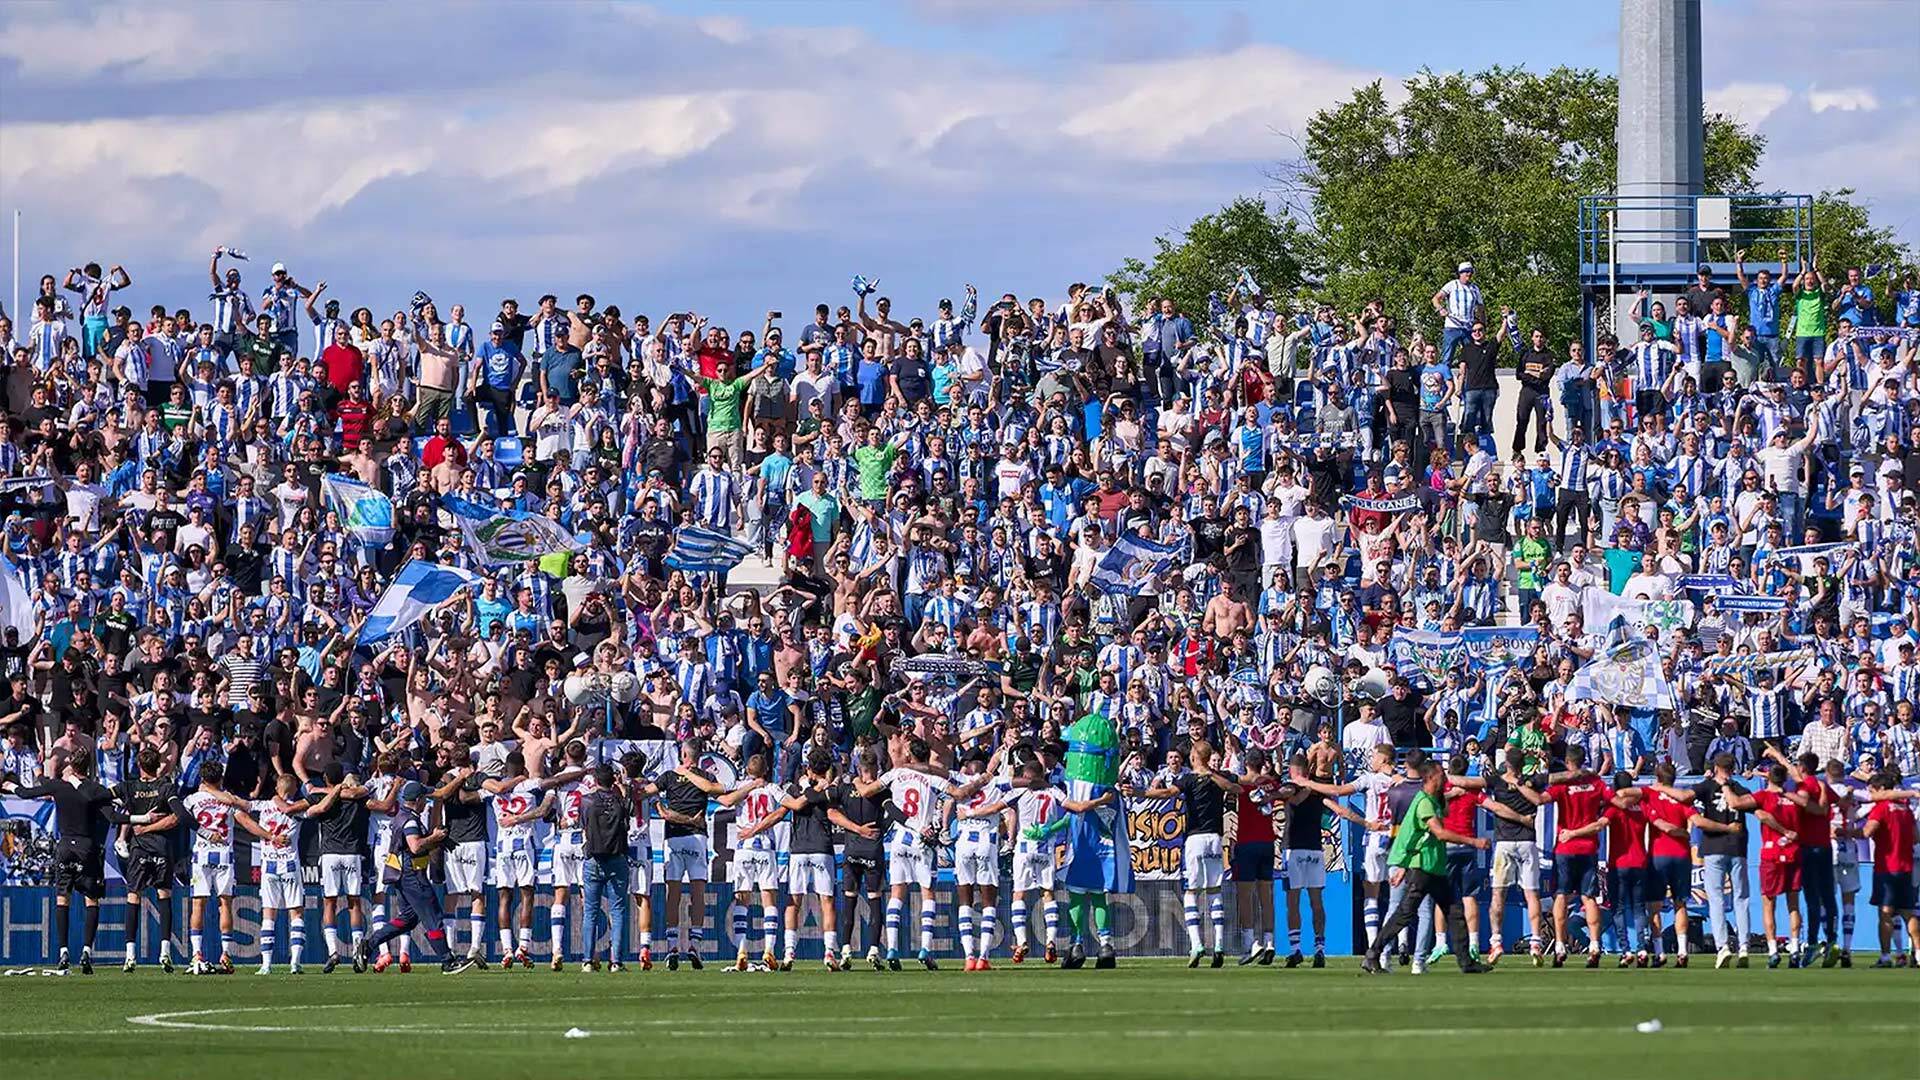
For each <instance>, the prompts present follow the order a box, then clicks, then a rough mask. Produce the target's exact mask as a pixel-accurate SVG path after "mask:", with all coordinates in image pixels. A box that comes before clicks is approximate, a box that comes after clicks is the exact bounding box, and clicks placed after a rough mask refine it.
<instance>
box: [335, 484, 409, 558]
mask: <svg viewBox="0 0 1920 1080" xmlns="http://www.w3.org/2000/svg"><path fill="white" fill-rule="evenodd" d="M320 486H321V489H322V491H324V492H325V494H326V497H327V508H328V509H330V510H333V511H335V512H337V513H338V514H339V515H340V524H341V525H343V526H345V527H346V530H347V532H348V533H349V534H350V535H351V536H352V537H353V538H354V539H355V540H358V541H359V542H360V544H361V545H362V546H363V547H370V548H383V547H386V546H387V544H388V543H390V542H392V540H393V500H392V499H389V498H387V497H386V495H385V494H383V493H381V492H379V491H376V490H374V489H373V488H370V487H368V486H367V485H365V484H363V483H361V482H360V481H358V480H355V479H353V478H352V477H350V476H323V477H321V478H320Z"/></svg>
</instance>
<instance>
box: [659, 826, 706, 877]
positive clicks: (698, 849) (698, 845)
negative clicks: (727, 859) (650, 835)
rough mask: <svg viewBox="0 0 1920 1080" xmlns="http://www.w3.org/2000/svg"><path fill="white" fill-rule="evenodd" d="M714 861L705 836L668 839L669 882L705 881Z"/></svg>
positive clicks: (670, 837) (672, 837)
mask: <svg viewBox="0 0 1920 1080" xmlns="http://www.w3.org/2000/svg"><path fill="white" fill-rule="evenodd" d="M712 859H713V856H712V853H710V852H709V851H708V850H707V838H706V837H704V836H669V837H667V872H666V877H667V880H668V881H705V880H707V872H708V865H707V864H708V863H710V862H711V861H712Z"/></svg>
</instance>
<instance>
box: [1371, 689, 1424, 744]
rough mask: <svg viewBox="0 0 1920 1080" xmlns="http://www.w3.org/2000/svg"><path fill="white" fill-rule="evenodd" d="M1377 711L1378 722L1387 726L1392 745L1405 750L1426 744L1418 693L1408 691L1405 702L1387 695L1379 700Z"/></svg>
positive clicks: (1422, 707)
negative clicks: (1378, 715)
mask: <svg viewBox="0 0 1920 1080" xmlns="http://www.w3.org/2000/svg"><path fill="white" fill-rule="evenodd" d="M1379 709H1380V722H1381V723H1383V724H1385V725H1387V731H1388V733H1390V734H1391V735H1392V736H1393V745H1395V746H1397V747H1399V748H1401V749H1402V750H1406V749H1410V748H1412V747H1416V746H1422V745H1424V744H1425V743H1426V733H1427V729H1426V723H1425V721H1424V720H1423V719H1422V718H1421V714H1422V712H1423V711H1424V706H1423V705H1422V703H1421V700H1420V693H1419V691H1417V690H1410V691H1408V692H1407V699H1406V700H1405V701H1401V700H1400V699H1399V698H1397V697H1395V696H1394V695H1392V694H1388V695H1387V696H1386V697H1383V698H1381V699H1380V704H1379Z"/></svg>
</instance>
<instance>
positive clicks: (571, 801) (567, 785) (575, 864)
mask: <svg viewBox="0 0 1920 1080" xmlns="http://www.w3.org/2000/svg"><path fill="white" fill-rule="evenodd" d="M565 753H566V759H567V764H566V768H564V769H562V770H561V771H560V772H557V773H555V774H554V775H552V776H549V777H546V778H545V779H543V780H541V781H540V785H541V787H543V788H545V789H547V790H548V791H550V792H551V793H552V794H551V800H552V806H553V836H552V838H551V840H552V847H553V901H552V903H550V904H549V905H548V906H547V936H548V943H549V944H550V945H551V946H552V948H553V959H552V960H551V961H550V962H549V964H548V966H549V967H551V968H552V969H553V970H554V971H559V970H560V969H561V968H562V967H564V966H565V964H566V953H567V899H568V896H569V892H568V890H570V889H577V888H580V887H582V886H583V885H584V884H585V883H586V876H585V867H586V855H585V849H586V842H587V836H586V831H585V830H586V825H585V823H583V822H582V821H581V820H580V800H582V799H584V798H586V797H587V796H588V795H589V794H591V793H592V792H593V791H594V790H595V788H596V787H597V785H596V784H595V782H594V779H593V772H592V771H591V770H590V769H588V768H587V744H585V743H583V742H581V741H580V740H578V739H574V740H572V741H570V742H568V743H567V748H566V751H565ZM626 944H627V943H626V942H624V941H622V942H617V943H616V949H615V953H614V955H615V956H616V957H618V956H619V955H620V952H619V950H622V949H625V948H626ZM591 959H592V958H591V957H590V956H589V957H588V961H589V963H588V966H589V968H591V966H592V965H591V963H590V961H591Z"/></svg>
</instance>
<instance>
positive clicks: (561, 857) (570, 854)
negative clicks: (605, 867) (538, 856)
mask: <svg viewBox="0 0 1920 1080" xmlns="http://www.w3.org/2000/svg"><path fill="white" fill-rule="evenodd" d="M585 866H586V849H585V848H584V847H582V846H581V845H579V844H578V843H574V842H572V841H571V840H566V841H562V842H560V843H557V844H555V845H553V883H554V884H555V885H556V886H558V885H569V886H576V887H577V886H579V885H582V884H584V883H585V881H586V878H585V874H584V869H583V868H584V867H585Z"/></svg>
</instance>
